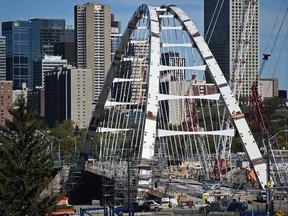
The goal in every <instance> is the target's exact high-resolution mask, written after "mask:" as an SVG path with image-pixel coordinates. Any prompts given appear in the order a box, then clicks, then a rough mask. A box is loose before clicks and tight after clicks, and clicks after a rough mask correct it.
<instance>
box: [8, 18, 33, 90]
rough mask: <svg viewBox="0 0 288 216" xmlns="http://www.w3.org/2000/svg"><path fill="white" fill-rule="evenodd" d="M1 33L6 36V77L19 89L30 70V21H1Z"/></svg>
mask: <svg viewBox="0 0 288 216" xmlns="http://www.w3.org/2000/svg"><path fill="white" fill-rule="evenodd" d="M2 35H4V36H5V37H6V79H7V80H11V81H13V87H14V89H21V88H22V83H29V72H30V73H31V72H32V70H31V57H30V56H31V48H30V47H31V40H30V22H29V21H24V20H19V21H9V22H2ZM31 75H32V73H31ZM31 78H32V76H31Z"/></svg>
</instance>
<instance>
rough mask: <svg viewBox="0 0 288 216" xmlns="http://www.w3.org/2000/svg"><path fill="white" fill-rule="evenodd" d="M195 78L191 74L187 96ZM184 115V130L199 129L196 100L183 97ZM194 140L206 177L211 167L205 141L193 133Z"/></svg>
mask: <svg viewBox="0 0 288 216" xmlns="http://www.w3.org/2000/svg"><path fill="white" fill-rule="evenodd" d="M195 80H196V75H192V79H191V82H190V85H189V87H188V90H187V92H186V96H189V94H190V90H191V89H192V91H193V82H195ZM185 108H186V112H185V115H186V116H185V117H186V121H185V122H184V130H186V131H200V130H201V129H200V126H199V118H198V115H197V110H196V102H195V100H192V99H185ZM194 141H195V144H196V150H197V153H198V155H199V158H200V162H201V164H202V165H203V168H204V173H205V175H206V176H207V177H209V175H210V167H211V158H210V154H209V152H208V149H207V146H206V143H205V141H204V139H203V137H202V136H201V135H194Z"/></svg>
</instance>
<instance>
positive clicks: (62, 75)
mask: <svg viewBox="0 0 288 216" xmlns="http://www.w3.org/2000/svg"><path fill="white" fill-rule="evenodd" d="M92 85H93V81H92V70H91V69H81V68H79V69H78V68H75V67H72V66H69V65H67V66H62V67H61V66H59V67H58V68H55V69H54V70H53V71H50V72H46V74H45V119H46V121H47V123H48V125H49V126H55V124H56V123H57V122H62V121H64V120H68V119H71V120H72V121H73V122H75V124H77V125H78V126H79V128H87V126H88V125H89V121H90V118H91V116H92V110H91V103H92V91H91V89H92Z"/></svg>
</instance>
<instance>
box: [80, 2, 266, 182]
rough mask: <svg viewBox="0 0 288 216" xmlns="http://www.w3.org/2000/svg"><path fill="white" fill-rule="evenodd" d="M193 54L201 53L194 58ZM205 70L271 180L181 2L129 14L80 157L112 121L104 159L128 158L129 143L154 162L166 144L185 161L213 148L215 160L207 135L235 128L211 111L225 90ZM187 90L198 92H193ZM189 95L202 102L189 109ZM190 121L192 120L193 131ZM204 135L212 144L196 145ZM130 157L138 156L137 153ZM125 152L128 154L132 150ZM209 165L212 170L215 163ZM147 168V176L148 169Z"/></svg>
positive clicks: (261, 172) (261, 174)
mask: <svg viewBox="0 0 288 216" xmlns="http://www.w3.org/2000/svg"><path fill="white" fill-rule="evenodd" d="M178 32H179V33H178ZM188 51H189V52H188ZM190 52H191V53H190ZM195 56H196V57H195ZM194 57H195V59H196V60H192V58H194ZM197 58H200V61H199V59H198V61H197ZM199 62H200V63H199ZM195 63H197V64H195ZM194 64H195V65H194ZM205 71H207V72H208V73H209V74H210V76H211V77H212V79H213V81H214V85H215V87H216V89H217V90H218V91H219V93H220V99H221V100H222V101H223V103H224V105H225V106H226V108H227V110H228V112H229V114H230V116H231V117H232V119H233V121H234V124H235V126H236V128H237V130H238V132H239V134H240V137H241V140H242V142H243V146H244V147H245V150H246V152H247V154H248V156H249V158H250V160H251V162H252V163H253V166H254V167H253V168H254V169H255V171H256V174H257V176H258V180H259V182H260V184H261V186H262V187H264V185H265V184H266V183H267V175H266V164H265V163H264V160H263V158H262V155H261V153H260V151H259V149H258V147H257V145H256V142H255V140H254V138H253V135H252V133H251V131H250V129H249V128H248V125H247V123H246V121H245V119H244V115H243V114H242V111H241V110H240V107H239V105H238V102H237V100H236V99H235V97H234V94H233V92H232V91H231V89H230V87H229V85H228V83H227V81H226V79H225V78H224V76H223V74H222V72H221V70H220V68H219V66H218V64H217V62H216V60H215V59H214V57H213V54H212V53H211V51H210V49H209V48H208V46H207V45H206V43H205V41H204V39H203V38H202V36H201V35H200V33H199V31H198V30H197V28H196V27H195V25H194V24H193V23H192V21H191V20H190V19H189V17H188V16H187V15H186V14H185V13H184V12H183V11H182V10H181V9H180V8H178V7H176V6H174V5H162V6H161V7H156V8H155V7H152V6H148V5H145V4H143V5H141V6H140V7H139V8H138V9H137V10H136V12H135V13H134V15H133V17H132V18H131V20H130V21H129V23H128V27H127V29H126V30H125V32H124V34H123V39H122V41H121V44H120V46H119V48H118V50H117V52H116V54H115V58H114V60H113V62H112V64H111V67H110V69H109V71H108V73H107V77H106V80H105V82H104V85H103V88H102V91H101V93H100V95H99V99H98V101H97V104H96V108H95V110H94V113H93V117H92V119H91V121H90V124H89V128H88V132H87V134H86V137H85V139H84V142H83V146H82V149H81V152H80V157H81V158H83V159H86V160H87V158H88V155H89V154H90V152H91V148H92V140H93V138H94V137H95V135H96V131H97V129H100V128H105V131H104V130H103V133H102V135H101V138H100V141H101V142H100V150H99V152H101V157H99V160H103V161H110V162H111V163H116V162H117V163H118V162H119V161H120V162H119V163H121V160H119V157H122V155H123V154H124V152H125V151H126V150H127V149H129V151H130V152H131V151H132V154H133V156H132V158H133V159H134V160H136V159H137V160H139V161H140V162H139V164H141V163H142V164H143V161H148V162H149V161H150V162H151V161H153V160H154V159H155V158H156V155H157V154H158V155H160V154H161V152H163V151H164V152H165V153H166V157H167V154H169V155H168V156H169V157H170V156H171V157H179V158H180V157H181V160H182V161H183V160H185V159H186V156H183V154H184V153H187V152H193V151H196V152H200V153H201V154H206V155H205V156H204V157H203V155H202V157H201V158H202V160H203V161H202V162H203V163H207V161H209V160H210V158H209V156H210V149H209V143H208V144H207V142H209V141H210V139H209V138H208V135H210V136H212V137H214V136H218V135H221V133H222V134H224V135H227V136H231V135H232V134H231V131H222V132H221V131H219V128H217V120H216V121H214V120H213V119H212V117H211V114H210V116H208V117H206V116H205V113H206V114H207V113H210V112H211V110H210V103H212V102H211V101H215V100H217V98H218V97H219V95H217V94H216V93H214V94H209V91H208V90H207V88H208V87H207V86H208V84H207V83H206V82H204V81H203V80H198V81H197V80H196V79H195V76H196V75H197V76H198V77H203V79H204V77H205ZM188 73H190V74H192V75H193V77H194V78H193V80H191V82H190V81H189V82H188V81H187V76H188ZM199 79H200V78H199ZM117 80H118V81H117ZM139 80H140V81H139ZM200 81H201V82H200ZM199 83H200V84H201V83H202V84H203V86H200V84H199ZM191 84H192V88H193V89H194V90H195V89H196V90H197V88H198V90H199V89H200V90H201V89H202V90H203V89H204V90H203V91H204V93H203V94H205V95H207V96H199V97H197V94H198V95H201V94H202V93H201V92H200V93H199V92H198V93H195V92H194V90H191V89H189V88H191ZM202 84H201V85H202ZM199 86H200V87H199ZM200 90H199V91H200ZM187 91H188V92H189V91H190V92H192V93H193V94H192V95H191V96H187V94H186V93H187ZM189 95H190V94H189ZM185 100H193V104H194V105H193V106H195V107H194V108H193V109H190V108H191V107H190V108H189V107H188V108H187V109H186V111H185V108H184V104H185V103H184V101H185ZM107 101H111V103H110V104H111V106H110V107H109V106H107V107H106V108H107V109H105V103H106V102H107ZM204 101H205V103H204ZM186 104H189V103H186ZM106 105H107V104H106ZM108 107H109V108H108ZM196 108H197V110H196ZM184 112H190V117H191V118H190V120H189V121H187V119H185V117H184V116H183V113H184ZM200 113H202V114H201V115H202V116H200ZM173 115H174V116H176V115H177V118H175V119H177V121H179V122H177V123H176V120H171V118H173ZM198 115H199V116H198ZM197 116H198V117H197ZM194 117H197V122H196V121H195V118H194ZM193 121H194V122H193ZM206 121H210V122H211V124H210V125H208V123H207V122H206ZM191 124H192V125H193V127H190V128H191V130H190V131H189V132H188V131H187V128H188V126H189V125H190V126H191ZM218 126H219V125H218ZM109 128H110V129H109ZM185 128H186V129H185ZM203 130H205V132H203ZM209 131H211V132H209ZM212 131H214V132H212ZM193 138H194V141H193V140H192V139H193ZM212 139H215V138H212ZM197 140H198V141H199V143H200V144H201V145H205V148H207V149H205V151H202V152H201V150H199V149H198V148H197V145H196V147H195V146H193V145H194V142H197ZM203 147H204V146H203ZM128 157H129V158H130V159H131V155H130V156H128ZM115 158H117V160H116V159H115ZM124 158H126V160H127V155H126V156H125V157H124ZM129 158H128V160H130V159H129ZM166 159H167V158H166ZM124 160H125V159H124ZM205 160H206V161H205ZM149 165H151V164H149ZM205 166H206V168H207V169H208V168H209V167H210V166H211V164H209V163H207V164H206V165H205ZM150 168H151V167H150ZM145 169H146V168H145ZM142 171H143V170H142ZM140 174H141V173H140ZM142 174H147V175H148V174H149V172H142ZM149 178H151V176H150V177H149V176H148V180H149Z"/></svg>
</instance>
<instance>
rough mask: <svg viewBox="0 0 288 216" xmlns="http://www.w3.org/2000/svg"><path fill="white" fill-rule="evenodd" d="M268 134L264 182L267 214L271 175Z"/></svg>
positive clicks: (269, 201) (267, 210)
mask: <svg viewBox="0 0 288 216" xmlns="http://www.w3.org/2000/svg"><path fill="white" fill-rule="evenodd" d="M269 146H270V145H269V136H267V143H266V153H267V155H266V162H267V184H266V212H267V215H270V213H271V212H270V210H271V208H270V203H271V196H270V186H271V185H270V184H271V177H270V147H269Z"/></svg>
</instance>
